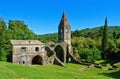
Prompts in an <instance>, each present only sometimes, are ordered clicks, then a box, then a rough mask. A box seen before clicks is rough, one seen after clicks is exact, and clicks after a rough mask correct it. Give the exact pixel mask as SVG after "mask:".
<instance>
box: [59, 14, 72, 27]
mask: <svg viewBox="0 0 120 79" xmlns="http://www.w3.org/2000/svg"><path fill="white" fill-rule="evenodd" d="M60 26H62V27H70V24H69V22H68V20H67V16H66V13H65V12H63V15H62V18H61V21H60V24H59V27H60Z"/></svg>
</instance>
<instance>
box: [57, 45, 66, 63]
mask: <svg viewBox="0 0 120 79" xmlns="http://www.w3.org/2000/svg"><path fill="white" fill-rule="evenodd" d="M55 52H56V56H57V57H58V58H59V59H60V60H61V61H62V62H64V50H63V48H62V47H61V46H60V45H58V46H56V48H55Z"/></svg>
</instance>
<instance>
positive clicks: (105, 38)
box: [102, 17, 108, 59]
mask: <svg viewBox="0 0 120 79" xmlns="http://www.w3.org/2000/svg"><path fill="white" fill-rule="evenodd" d="M107 24H108V21H107V17H106V18H105V25H104V30H103V38H102V51H103V54H102V56H103V58H104V59H106V55H107V53H106V50H107V48H108V25H107Z"/></svg>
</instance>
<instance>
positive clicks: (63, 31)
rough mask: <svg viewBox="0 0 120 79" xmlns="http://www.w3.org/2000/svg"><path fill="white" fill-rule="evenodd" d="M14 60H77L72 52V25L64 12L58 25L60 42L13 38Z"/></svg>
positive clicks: (34, 62)
mask: <svg viewBox="0 0 120 79" xmlns="http://www.w3.org/2000/svg"><path fill="white" fill-rule="evenodd" d="M11 44H12V46H13V51H12V62H13V63H16V64H26V65H34V64H40V65H46V64H59V65H61V66H64V64H63V63H66V62H79V61H77V60H76V59H75V58H74V56H73V52H72V46H71V27H70V24H69V23H68V20H67V17H66V14H65V13H63V15H62V18H61V21H60V24H59V26H58V43H57V44H47V45H46V44H44V43H42V42H40V41H39V40H11Z"/></svg>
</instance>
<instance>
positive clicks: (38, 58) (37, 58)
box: [32, 55, 43, 65]
mask: <svg viewBox="0 0 120 79" xmlns="http://www.w3.org/2000/svg"><path fill="white" fill-rule="evenodd" d="M42 64H43V60H42V57H41V56H39V55H37V56H35V57H33V59H32V65H42Z"/></svg>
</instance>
